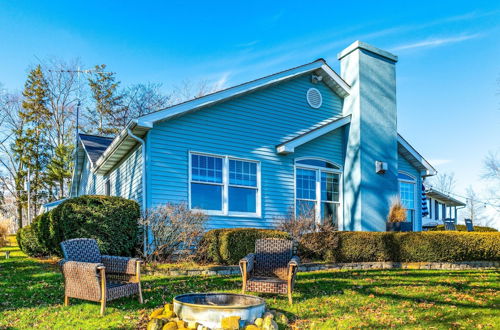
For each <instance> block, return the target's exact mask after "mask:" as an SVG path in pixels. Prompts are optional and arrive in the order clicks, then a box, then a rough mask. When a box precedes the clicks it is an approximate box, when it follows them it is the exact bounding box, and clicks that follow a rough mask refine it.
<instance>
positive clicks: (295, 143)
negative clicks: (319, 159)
mask: <svg viewBox="0 0 500 330" xmlns="http://www.w3.org/2000/svg"><path fill="white" fill-rule="evenodd" d="M350 122H351V115H348V116H345V117H342V118H338V119H335V120H332V121H330V122H328V123H326V124H324V125H322V126H319V127H316V128H314V129H312V130H310V131H309V132H306V133H303V134H301V135H298V136H296V137H294V138H293V139H290V140H288V141H286V142H284V143H281V144H279V145H277V146H276V152H277V153H278V154H281V155H287V154H289V153H293V152H294V151H295V148H297V147H299V146H301V145H303V144H305V143H307V142H309V141H312V140H314V139H317V138H318V137H320V136H323V135H325V134H327V133H330V132H332V131H334V130H336V129H338V128H340V127H343V126H345V125H347V124H349V123H350Z"/></svg>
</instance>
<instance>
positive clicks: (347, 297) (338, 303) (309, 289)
mask: <svg viewBox="0 0 500 330" xmlns="http://www.w3.org/2000/svg"><path fill="white" fill-rule="evenodd" d="M8 249H10V250H12V251H13V252H12V254H11V258H10V259H8V260H6V259H5V258H4V254H3V252H0V328H9V329H10V328H12V329H17V328H18V329H26V328H32V327H39V328H75V329H92V328H137V327H140V326H144V324H145V322H146V320H147V315H148V314H149V313H150V312H151V311H152V309H153V308H155V307H158V306H160V305H162V304H163V303H164V302H166V301H171V300H172V298H173V297H174V296H175V295H177V294H180V293H185V292H193V291H226V292H238V291H239V286H240V279H239V278H238V277H234V276H227V277H224V276H219V277H172V278H168V277H159V276H145V277H144V281H143V288H144V298H145V304H144V305H139V304H138V303H137V301H136V299H121V300H117V301H114V302H110V303H109V304H108V308H107V310H106V311H107V313H106V315H105V316H104V317H100V316H99V305H98V304H97V303H90V302H84V301H78V300H76V299H73V300H72V303H71V305H70V306H69V307H64V306H63V305H62V302H63V285H62V277H61V275H60V273H59V271H58V269H57V267H55V266H54V265H53V263H51V262H48V261H47V262H40V261H38V260H35V259H31V258H27V257H26V256H25V255H24V254H23V253H22V252H20V251H19V250H18V249H17V247H11V248H8ZM0 250H5V248H4V249H0ZM499 275H500V272H499V271H498V270H497V271H495V270H484V271H479V270H464V271H433V270H429V271H424V270H408V271H405V270H389V271H388V270H384V271H378V270H372V271H369V270H367V271H324V272H314V273H300V274H299V276H298V281H297V285H296V293H295V294H294V299H295V304H294V305H293V306H289V305H288V303H287V299H286V297H274V296H271V295H267V296H264V297H265V298H266V301H267V303H268V305H269V306H270V307H271V308H274V309H278V310H282V311H283V312H284V313H285V314H286V315H287V316H288V317H289V318H290V319H291V320H293V322H294V325H296V326H297V327H298V328H300V329H303V328H307V329H309V328H313V329H332V328H349V327H354V328H361V327H367V328H386V327H390V326H393V327H406V328H421V329H428V328H443V329H444V328H446V329H449V328H481V327H483V328H484V327H487V328H500V312H499V307H500V295H499V292H500V291H499V289H500V281H499V280H500V279H499Z"/></svg>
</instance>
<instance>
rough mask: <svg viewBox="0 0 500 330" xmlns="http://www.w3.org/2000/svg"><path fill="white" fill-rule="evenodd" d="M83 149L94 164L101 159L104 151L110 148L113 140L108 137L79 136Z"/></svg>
mask: <svg viewBox="0 0 500 330" xmlns="http://www.w3.org/2000/svg"><path fill="white" fill-rule="evenodd" d="M79 136H80V141H82V144H83V148H84V149H85V152H87V155H89V158H90V160H91V161H92V163H93V164H95V162H96V161H97V160H98V159H99V157H101V155H102V154H103V153H104V151H105V150H106V149H107V148H108V147H109V145H110V144H111V142H113V138H110V137H106V136H97V135H88V134H79Z"/></svg>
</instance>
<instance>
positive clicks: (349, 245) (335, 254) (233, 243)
mask: <svg viewBox="0 0 500 330" xmlns="http://www.w3.org/2000/svg"><path fill="white" fill-rule="evenodd" d="M267 237H277V238H287V239H290V235H289V234H288V233H285V232H282V231H278V230H264V229H252V228H236V229H216V230H211V231H209V232H207V233H205V235H204V236H203V238H202V240H201V241H200V244H199V246H198V250H197V260H198V261H199V262H205V263H217V264H229V265H234V264H237V263H238V261H239V260H240V259H241V258H243V257H244V256H245V255H247V254H248V253H251V252H253V251H254V250H255V241H256V240H257V239H259V238H267ZM298 252H299V256H300V257H301V258H302V259H304V260H314V261H327V262H365V261H366V262H370V261H393V262H457V261H481V260H485V261H500V233H499V232H491V233H484V232H472V233H468V232H457V231H453V232H450V231H446V232H436V231H434V232H405V233H396V232H342V231H324V232H314V233H310V234H306V235H304V236H303V237H302V239H301V241H300V242H299V249H298Z"/></svg>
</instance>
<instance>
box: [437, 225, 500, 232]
mask: <svg viewBox="0 0 500 330" xmlns="http://www.w3.org/2000/svg"><path fill="white" fill-rule="evenodd" d="M444 230H445V229H444V225H438V226H437V227H436V228H433V229H431V230H430V231H444ZM457 231H467V227H466V226H465V225H457ZM474 231H477V232H493V231H498V230H496V229H495V228H491V227H482V226H474Z"/></svg>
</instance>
